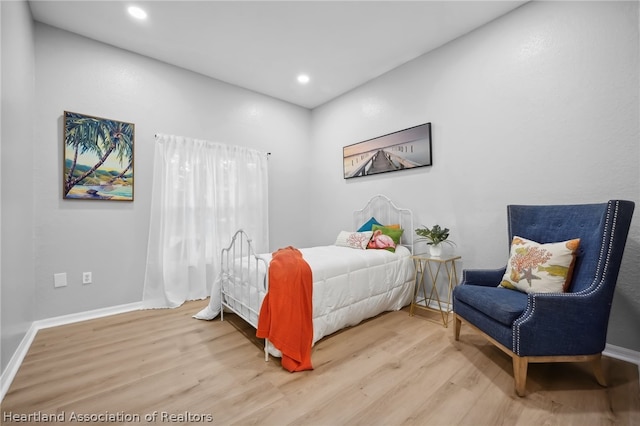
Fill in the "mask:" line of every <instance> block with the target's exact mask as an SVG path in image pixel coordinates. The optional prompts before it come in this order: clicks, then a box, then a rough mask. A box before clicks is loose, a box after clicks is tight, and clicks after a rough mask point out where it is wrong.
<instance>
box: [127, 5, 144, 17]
mask: <svg viewBox="0 0 640 426" xmlns="http://www.w3.org/2000/svg"><path fill="white" fill-rule="evenodd" d="M127 11H128V12H129V15H131V16H133V17H134V18H136V19H147V12H145V11H144V10H142V9H140V8H139V7H138V6H129V8H128V9H127Z"/></svg>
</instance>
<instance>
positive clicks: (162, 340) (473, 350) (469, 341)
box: [0, 301, 640, 426]
mask: <svg viewBox="0 0 640 426" xmlns="http://www.w3.org/2000/svg"><path fill="white" fill-rule="evenodd" d="M206 303H207V302H206V301H199V302H189V303H187V304H185V305H184V306H182V307H181V308H178V309H173V310H148V311H138V312H131V313H126V314H120V315H115V316H111V317H107V318H101V319H96V320H91V321H85V322H81V323H76V324H70V325H65V326H61V327H56V328H50V329H45V330H41V331H40V332H39V333H38V335H37V336H36V338H35V340H34V342H33V344H32V346H31V348H30V350H29V352H28V354H27V356H26V357H25V359H24V362H23V364H22V366H21V368H20V370H19V371H18V373H17V375H16V377H15V379H14V381H13V383H12V385H11V387H10V389H9V392H8V393H7V395H6V396H5V399H4V401H3V402H2V410H1V411H2V416H3V417H2V419H0V423H2V424H13V423H14V422H11V421H9V417H8V415H13V416H21V415H22V416H26V415H31V416H34V415H35V416H37V415H40V416H41V417H40V419H42V416H43V415H45V414H47V415H52V414H58V415H59V416H64V421H65V422H66V423H67V424H69V423H72V422H73V421H74V420H76V421H77V420H86V419H90V417H87V416H91V415H93V416H94V419H95V420H109V419H108V418H107V417H106V414H107V413H108V414H109V415H111V416H113V417H115V418H114V419H113V420H116V421H113V422H109V424H118V423H127V422H123V421H118V420H121V419H122V417H120V418H119V416H124V415H125V414H126V415H132V416H139V422H136V421H132V422H129V423H130V424H145V423H148V422H147V421H145V416H147V417H148V418H150V417H152V416H153V413H154V412H157V413H158V417H157V423H159V424H174V425H175V424H215V425H230V424H236V425H247V424H264V425H287V424H294V425H360V424H362V425H474V426H475V425H580V426H585V425H604V424H606V425H640V390H639V385H638V367H637V366H636V365H635V364H630V363H627V362H624V361H619V360H615V359H611V358H606V357H605V358H604V371H605V376H606V378H607V380H608V381H609V386H608V387H607V388H602V387H600V386H599V385H598V384H597V383H596V381H595V379H594V377H593V376H592V374H591V371H590V369H589V366H588V365H586V364H585V365H581V364H533V365H530V367H529V375H528V381H527V396H526V397H524V398H519V397H517V396H516V395H515V393H514V390H513V375H512V370H511V360H510V358H509V357H508V356H506V355H505V354H504V353H502V352H501V351H500V350H499V349H497V348H495V347H493V346H492V345H491V344H489V343H487V342H486V341H485V340H484V338H482V337H480V336H479V335H477V334H475V333H473V332H472V331H471V330H470V329H468V328H465V327H464V325H463V328H462V333H461V337H460V342H455V341H454V340H453V336H452V330H451V328H444V327H442V325H441V324H440V325H439V324H437V323H436V322H433V321H430V320H429V318H427V317H428V316H429V315H430V314H429V313H424V314H417V315H416V316H414V317H409V315H408V310H407V309H405V310H402V311H398V312H390V313H386V314H382V315H380V316H378V317H376V318H373V319H371V320H368V321H366V322H364V323H362V324H360V325H358V326H356V327H353V328H349V329H347V330H344V331H342V332H339V333H336V334H334V335H332V336H329V337H328V338H325V339H323V340H321V341H320V342H318V343H317V344H316V345H315V347H314V348H313V352H312V361H313V364H314V370H313V371H306V372H300V373H289V372H287V371H285V370H283V369H282V368H281V366H280V362H279V360H277V359H275V360H274V359H273V358H272V359H271V360H270V361H269V362H264V359H263V352H262V351H261V349H260V348H259V347H258V344H259V343H260V342H259V341H258V339H256V338H255V337H253V329H251V328H250V327H248V326H246V325H245V324H244V323H243V322H242V321H241V320H239V319H238V318H237V317H235V316H234V315H225V321H224V322H220V321H219V320H215V321H200V320H195V319H193V318H191V315H193V314H195V313H196V312H198V311H199V310H200V308H201V307H204V306H205V305H206ZM435 319H437V317H436V318H435ZM62 413H64V414H62ZM169 415H173V416H174V417H173V419H172V418H170V417H168V416H169ZM97 416H102V417H97ZM189 416H191V419H190V420H191V421H188V420H189V419H188V417H189ZM198 416H201V417H198ZM208 416H210V417H208ZM22 419H24V417H22ZM35 419H36V418H34V417H32V418H31V420H35ZM59 419H62V417H59ZM134 420H135V419H134ZM171 420H174V421H171ZM207 420H211V421H210V422H208V421H207ZM16 423H17V422H16ZM32 423H35V422H32ZM21 424H25V423H21ZM40 424H43V423H40ZM102 424H106V422H102Z"/></svg>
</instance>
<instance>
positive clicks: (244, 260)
mask: <svg viewBox="0 0 640 426" xmlns="http://www.w3.org/2000/svg"><path fill="white" fill-rule="evenodd" d="M372 218H375V221H377V222H378V224H382V225H392V226H395V227H396V228H400V229H402V230H404V232H402V235H401V236H400V238H399V241H397V243H398V244H397V245H396V247H395V252H392V251H389V250H388V249H384V248H381V249H359V248H362V245H361V244H362V243H361V242H358V241H356V242H355V244H354V240H353V237H358V238H360V239H362V235H361V234H364V235H365V237H366V236H367V235H369V236H371V235H373V233H374V231H373V229H372V230H371V231H366V230H362V232H360V233H357V232H354V231H358V230H361V228H362V227H365V228H366V226H367V224H371V222H372ZM353 226H354V228H353V231H351V230H350V231H340V232H336V235H337V236H338V238H336V243H335V244H333V245H328V246H318V247H310V248H301V249H299V251H300V252H301V253H302V255H303V257H304V260H305V261H306V263H308V265H309V267H310V268H311V271H312V276H313V284H312V311H313V314H312V322H313V339H312V346H313V345H314V344H315V343H316V342H317V341H318V340H320V339H322V338H323V337H325V336H328V335H330V334H332V333H335V332H336V331H338V330H340V329H343V328H345V327H349V326H353V325H356V324H358V323H360V322H361V321H363V320H365V319H367V318H371V317H374V316H376V315H378V314H380V313H382V312H386V311H393V310H399V309H401V308H402V307H404V306H406V305H408V304H409V303H410V302H411V297H412V296H413V291H414V264H413V261H412V259H411V255H412V249H413V235H414V232H413V229H414V228H413V214H412V212H411V211H410V210H408V209H403V208H398V207H397V206H396V205H395V204H394V203H393V202H392V201H391V200H390V199H389V198H387V197H386V196H384V195H376V196H375V197H373V198H371V199H370V200H369V201H368V202H367V204H366V205H365V206H364V207H363V208H362V209H359V210H356V211H355V212H353ZM373 228H374V229H375V230H376V231H377V232H378V233H379V231H380V229H382V228H380V227H379V226H373ZM385 229H387V228H386V227H385ZM367 232H370V234H366V233H367ZM396 235H397V234H396ZM349 237H352V238H351V240H349ZM346 240H348V241H347V243H346V244H345V241H346ZM379 241H380V240H379ZM359 245H360V246H359ZM366 245H367V243H366V242H364V247H366ZM355 246H359V247H358V248H353V247H355ZM271 257H272V254H271V253H266V254H256V253H254V249H253V244H252V241H251V238H250V236H249V235H247V233H245V232H244V231H243V230H238V231H237V232H236V233H235V235H234V236H233V238H232V240H231V242H230V244H229V246H228V247H227V248H225V249H223V250H222V260H221V271H222V272H221V275H220V281H221V285H220V289H221V304H222V310H221V315H220V318H221V320H224V311H225V310H226V311H227V312H233V313H235V314H236V315H238V316H239V317H241V318H242V319H243V320H244V321H246V322H247V323H249V324H250V325H251V326H253V327H254V328H256V329H257V328H258V322H259V313H260V308H261V305H262V301H263V299H264V297H265V295H266V293H267V291H268V289H269V282H268V281H269V280H268V276H269V273H268V268H269V263H270V261H271ZM264 350H265V361H266V360H268V359H269V354H271V355H273V356H281V352H280V351H279V349H278V348H275V347H274V346H273V345H271V344H270V342H269V341H268V339H265V348H264Z"/></svg>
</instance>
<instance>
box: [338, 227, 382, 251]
mask: <svg viewBox="0 0 640 426" xmlns="http://www.w3.org/2000/svg"><path fill="white" fill-rule="evenodd" d="M372 234H373V232H372V231H367V232H349V231H341V232H340V234H338V238H336V244H335V245H337V246H341V247H351V248H355V249H361V250H364V249H366V248H367V243H368V242H369V240H370V239H371V235H372Z"/></svg>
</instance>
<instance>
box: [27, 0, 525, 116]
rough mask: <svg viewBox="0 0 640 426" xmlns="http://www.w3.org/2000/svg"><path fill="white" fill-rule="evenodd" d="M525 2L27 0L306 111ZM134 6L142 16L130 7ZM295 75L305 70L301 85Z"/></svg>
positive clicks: (104, 36) (91, 31) (95, 35)
mask: <svg viewBox="0 0 640 426" xmlns="http://www.w3.org/2000/svg"><path fill="white" fill-rule="evenodd" d="M523 3H526V1H507V0H503V1H481V0H476V1H135V0H131V1H55V0H40V1H29V4H30V7H31V12H32V14H33V17H34V19H35V20H36V21H39V22H43V23H45V24H48V25H51V26H54V27H58V28H62V29H64V30H67V31H71V32H73V33H77V34H80V35H82V36H85V37H89V38H91V39H94V40H98V41H101V42H104V43H107V44H110V45H113V46H117V47H120V48H122V49H126V50H129V51H132V52H136V53H139V54H141V55H145V56H148V57H151V58H155V59H158V60H160V61H164V62H167V63H169V64H173V65H176V66H179V67H182V68H185V69H188V70H191V71H195V72H197V73H200V74H203V75H206V76H209V77H213V78H215V79H218V80H222V81H225V82H227V83H231V84H234V85H237V86H241V87H244V88H247V89H250V90H253V91H256V92H259V93H262V94H265V95H269V96H272V97H275V98H278V99H282V100H284V101H287V102H291V103H293V104H296V105H300V106H303V107H305V108H314V107H316V106H319V105H321V104H323V103H325V102H327V101H329V100H331V99H333V98H335V97H337V96H339V95H341V94H343V93H346V92H348V91H349V90H351V89H353V88H355V87H357V86H359V85H361V84H363V83H365V82H367V81H369V80H371V79H373V78H376V77H378V76H380V75H382V74H384V73H385V72H387V71H390V70H391V69H393V68H396V67H398V66H399V65H402V64H403V63H406V62H408V61H410V60H412V59H414V58H416V57H418V56H420V55H422V54H424V53H426V52H428V51H430V50H433V49H435V48H437V47H439V46H442V45H443V44H445V43H447V42H448V41H451V40H453V39H455V38H457V37H459V36H461V35H463V34H466V33H468V32H469V31H472V30H474V29H475V28H478V27H480V26H482V25H484V24H486V23H487V22H489V21H491V20H493V19H495V18H497V17H499V16H501V15H503V14H505V13H507V12H509V11H511V10H512V9H515V8H516V7H518V6H520V5H522V4H523ZM130 5H137V6H140V7H142V8H143V9H144V10H146V12H147V14H148V16H147V19H146V20H144V21H138V20H135V19H134V18H132V17H131V16H129V15H128V14H127V11H126V9H127V7H128V6H130ZM299 73H306V74H308V75H309V76H310V79H311V80H310V82H309V83H308V84H306V85H301V84H299V83H298V82H297V80H296V77H297V75H298V74H299Z"/></svg>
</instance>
